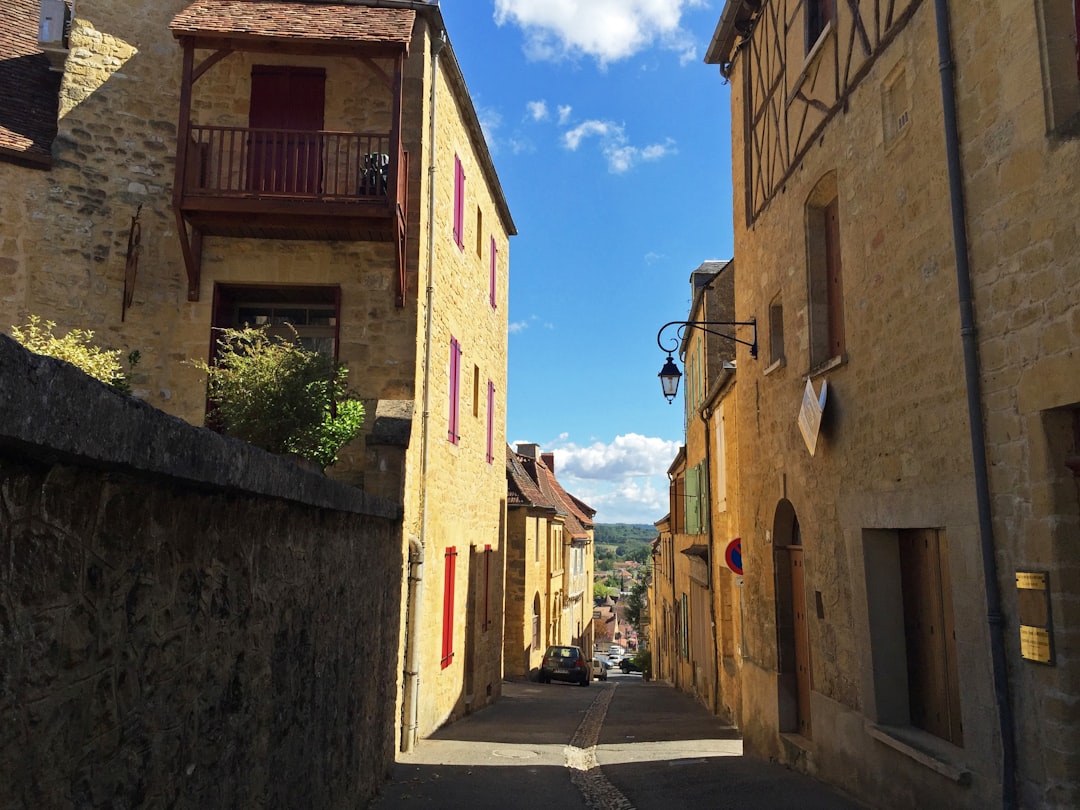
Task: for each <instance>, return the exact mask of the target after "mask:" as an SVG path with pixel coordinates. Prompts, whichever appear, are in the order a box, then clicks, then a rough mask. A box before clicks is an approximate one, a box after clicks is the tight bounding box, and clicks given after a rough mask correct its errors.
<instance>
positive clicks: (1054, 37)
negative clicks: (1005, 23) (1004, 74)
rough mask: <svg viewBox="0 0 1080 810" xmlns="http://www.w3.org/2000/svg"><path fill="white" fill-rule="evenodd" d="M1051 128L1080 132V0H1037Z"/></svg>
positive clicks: (1063, 131) (1051, 129) (1049, 129)
mask: <svg viewBox="0 0 1080 810" xmlns="http://www.w3.org/2000/svg"><path fill="white" fill-rule="evenodd" d="M1036 5H1037V8H1038V12H1039V36H1040V38H1041V40H1042V42H1041V43H1040V44H1041V46H1042V56H1043V58H1042V68H1043V85H1044V95H1045V98H1046V123H1047V130H1048V131H1050V132H1054V133H1056V134H1058V135H1067V136H1077V135H1080V0H1037V4H1036Z"/></svg>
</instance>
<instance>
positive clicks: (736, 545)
mask: <svg viewBox="0 0 1080 810" xmlns="http://www.w3.org/2000/svg"><path fill="white" fill-rule="evenodd" d="M724 562H726V563H727V567H728V568H730V569H731V570H732V571H734V572H735V573H736V574H738V575H739V576H742V572H743V571H742V538H741V537H736V538H735V539H734V540H732V541H731V542H730V543H728V544H727V550H726V551H725V552H724Z"/></svg>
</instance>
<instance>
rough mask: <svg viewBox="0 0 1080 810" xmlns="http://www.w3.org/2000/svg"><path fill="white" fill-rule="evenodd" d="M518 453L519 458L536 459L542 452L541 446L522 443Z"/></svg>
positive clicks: (519, 445) (518, 447)
mask: <svg viewBox="0 0 1080 810" xmlns="http://www.w3.org/2000/svg"><path fill="white" fill-rule="evenodd" d="M517 452H518V455H519V456H525V458H532V459H535V458H536V456H537V454H538V453H539V452H540V445H538V444H532V443H531V442H521V443H519V444H518V446H517Z"/></svg>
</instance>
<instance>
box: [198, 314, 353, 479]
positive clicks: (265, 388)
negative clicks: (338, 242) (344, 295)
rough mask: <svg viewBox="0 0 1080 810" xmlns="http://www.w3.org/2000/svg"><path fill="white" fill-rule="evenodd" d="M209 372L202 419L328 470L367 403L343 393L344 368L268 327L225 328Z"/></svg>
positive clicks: (203, 365) (203, 366) (204, 367)
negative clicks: (206, 408) (208, 406)
mask: <svg viewBox="0 0 1080 810" xmlns="http://www.w3.org/2000/svg"><path fill="white" fill-rule="evenodd" d="M220 333H221V336H220V338H219V339H218V354H217V361H216V363H215V364H214V365H212V366H211V365H207V364H206V363H204V362H201V361H197V360H193V361H191V362H192V365H194V366H196V367H198V368H200V369H202V370H203V371H205V372H206V374H207V379H208V393H209V398H210V402H211V410H210V413H209V414H208V416H207V422H208V423H209V424H210V426H211V427H214V428H216V429H220V430H221V431H222V432H223V433H226V434H228V435H230V436H234V437H236V438H238V439H243V440H244V441H246V442H250V443H251V444H253V445H255V446H257V447H261V448H263V449H264V450H269V451H270V452H271V453H283V454H284V453H294V454H296V455H298V456H301V457H302V458H306V459H308V460H310V461H313V462H315V463H316V464H318V465H319V466H321V467H326V466H329V465H330V464H333V463H334V462H335V461H337V459H338V451H339V450H340V449H341V448H342V447H344V446H345V445H346V444H347V443H348V442H350V441H351V440H352V439H354V438H356V436H357V435H359V433H360V429H361V427H362V426H363V423H364V405H363V403H361V402H360V400H358V399H356V398H355V397H353V396H352V395H351V393H350V392H349V391H348V389H347V388H346V379H347V377H348V369H346V367H345V366H344V365H341V364H337V363H335V362H334V361H333V360H332V359H331V358H329V357H326V356H325V355H322V354H319V353H318V352H314V351H310V350H308V349H305V348H304V347H303V346H301V345H300V343H299V342H298V341H297V340H296V339H295V333H294V339H293V340H288V339H286V338H283V337H280V336H273V337H272V336H270V335H268V334H267V332H266V330H265V329H255V328H250V327H248V328H244V329H222V330H220Z"/></svg>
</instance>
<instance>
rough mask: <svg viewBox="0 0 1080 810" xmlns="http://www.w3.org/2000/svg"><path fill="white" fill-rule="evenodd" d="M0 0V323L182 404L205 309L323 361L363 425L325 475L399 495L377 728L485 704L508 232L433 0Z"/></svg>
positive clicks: (500, 505) (423, 727)
mask: <svg viewBox="0 0 1080 810" xmlns="http://www.w3.org/2000/svg"><path fill="white" fill-rule="evenodd" d="M4 6H5V14H6V23H5V26H4V27H3V28H2V29H0V37H3V38H4V40H5V42H4V45H5V50H6V49H7V48H8V47H9V46H10V48H11V49H12V50H13V52H14V53H16V54H17V55H18V56H19V58H18V59H15V60H8V61H5V63H4V65H3V66H2V67H0V82H3V84H2V85H0V86H2V88H3V91H4V92H2V93H0V107H2V108H3V110H2V115H0V157H2V158H3V161H4V162H0V187H2V188H3V189H4V197H3V200H2V202H0V324H2V328H3V329H5V330H6V329H7V328H8V327H9V326H11V325H19V324H22V323H24V322H25V321H26V319H27V318H28V317H29V316H31V315H37V316H40V317H42V318H43V319H49V320H52V321H54V322H55V323H56V324H57V328H58V331H61V332H63V331H66V330H67V329H69V328H72V327H80V328H89V329H93V330H95V332H96V335H95V340H96V342H98V343H99V344H102V345H105V346H107V347H110V348H117V349H121V350H123V352H124V353H125V354H126V353H127V352H130V351H134V350H137V351H138V352H139V353H140V355H141V360H140V362H139V364H138V366H137V367H136V368H135V370H134V377H133V387H134V389H135V392H136V394H137V396H139V397H140V398H141V399H143V400H145V401H146V402H148V403H150V404H152V405H154V406H156V407H158V408H161V409H162V410H165V411H167V412H169V413H171V414H174V415H176V416H179V417H181V418H183V419H185V420H188V421H189V422H192V423H194V424H202V422H203V419H204V415H205V410H206V388H205V380H204V379H203V375H202V374H201V373H200V372H199V370H198V369H197V368H196V367H195V366H193V365H191V364H190V363H188V362H187V361H189V360H191V359H197V360H206V359H208V358H211V357H212V356H213V351H214V345H215V342H214V331H213V330H214V329H216V328H218V327H225V326H235V325H243V324H252V325H266V326H268V328H270V329H271V330H281V329H285V328H286V327H285V324H286V323H287V324H290V325H292V326H293V327H294V328H295V329H296V330H297V332H298V334H299V336H300V339H301V340H302V341H303V342H304V343H305V344H307V345H309V346H312V347H315V348H317V349H319V350H320V351H324V352H326V353H328V354H332V355H333V356H334V357H336V358H337V359H338V360H340V361H341V362H343V363H344V364H346V365H347V366H348V368H349V372H350V376H349V384H350V386H351V387H352V388H353V389H354V390H355V391H356V392H357V394H358V395H359V396H360V397H361V398H362V399H363V401H364V404H365V408H366V413H367V418H366V424H365V432H364V435H363V436H362V437H361V438H360V439H358V440H357V441H355V442H354V443H353V444H352V445H350V446H349V447H348V448H346V452H345V453H344V454H343V456H342V460H341V462H340V463H339V464H337V465H335V466H334V467H332V468H330V469H329V471H328V474H329V475H330V476H331V477H333V478H336V479H339V480H341V481H343V482H346V483H350V484H353V485H355V486H358V487H362V488H363V489H364V490H365V491H367V492H370V493H372V494H375V495H379V496H383V497H387V498H390V499H391V500H393V501H394V502H397V503H400V504H401V505H402V507H403V515H404V517H403V522H402V526H401V542H402V545H403V547H404V550H405V552H406V554H407V557H408V559H409V561H410V570H409V571H408V572H406V571H403V572H402V576H401V578H400V579H399V580H397V581H394V582H390V583H373V585H378V586H379V587H390V588H393V589H401V593H402V599H401V611H400V621H401V628H400V631H401V632H400V634H399V635H400V638H401V639H402V648H401V649H400V650H399V660H400V661H402V662H404V666H403V667H402V671H403V674H402V676H401V682H400V683H399V684H398V688H397V689H396V694H397V704H398V711H397V712H396V713H395V716H396V717H401V718H403V720H402V726H401V728H399V729H398V732H397V736H398V742H399V744H400V745H402V746H403V747H408V746H409V745H411V744H412V742H413V741H414V740H415V738H416V737H417V736H425V735H427V734H429V733H430V732H432V731H434V730H435V729H436V728H438V727H439V726H440V725H442V724H443V723H444V722H446V721H447V720H449V719H451V718H453V717H455V716H457V715H459V714H461V713H463V712H465V711H467V710H469V709H470V708H472V707H476V706H478V705H483V704H485V703H487V702H490V701H491V700H493V699H495V697H496V696H497V694H498V691H499V683H500V678H501V649H502V644H501V635H500V628H501V626H502V620H501V615H500V611H501V606H502V600H501V597H500V594H501V586H502V581H501V580H502V571H503V564H502V553H503V544H502V542H503V538H502V531H503V529H502V526H503V520H504V516H505V511H504V510H505V499H506V478H505V471H504V469H503V467H502V465H501V464H499V463H498V458H499V457H501V455H502V454H501V452H499V448H502V447H503V446H504V445H505V421H506V420H505V417H506V413H505V402H506V399H505V396H506V364H507V360H506V343H507V293H508V286H509V284H508V279H509V237H510V236H512V235H514V234H515V232H516V230H515V226H514V223H513V220H512V218H511V215H510V212H509V209H508V207H507V204H506V200H505V199H504V196H503V193H502V190H501V187H500V184H499V179H498V176H497V175H496V172H495V169H494V166H493V163H492V160H491V157H490V154H489V152H488V149H487V146H486V143H485V141H484V137H483V134H482V132H481V129H480V124H479V121H478V120H477V116H476V112H475V110H474V108H473V105H472V102H471V100H470V98H469V95H468V91H467V89H466V86H465V82H464V79H463V77H462V74H461V71H460V68H459V66H458V63H457V60H456V58H455V55H454V51H453V48H452V46H451V45H450V44H449V40H448V36H447V32H446V30H445V26H444V24H443V19H442V15H441V13H440V11H439V8H438V6H437V5H432V4H428V3H423V2H411V1H410V0H392V1H391V2H370V3H368V2H363V0H360V1H359V2H348V3H331V2H274V1H273V0H195V1H194V2H190V0H163V2H158V3H137V2H132V1H131V0H79V2H78V3H77V4H76V6H75V8H74V13H73V14H72V13H71V7H70V4H67V5H65V4H63V3H56V2H53V0H43V1H42V2H41V3H40V17H39V3H38V2H33V1H32V0H7V2H5V3H4ZM8 12H10V13H8ZM49 15H51V16H49ZM46 17H47V18H48V19H47V20H46ZM57 19H58V20H59V23H57V22H56V21H57ZM39 23H42V25H41V28H40V31H41V32H42V36H43V37H45V38H46V39H47V41H45V42H38V41H37V32H38V31H39ZM45 23H47V24H45ZM12 63H14V64H12ZM380 688H381V687H380Z"/></svg>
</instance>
